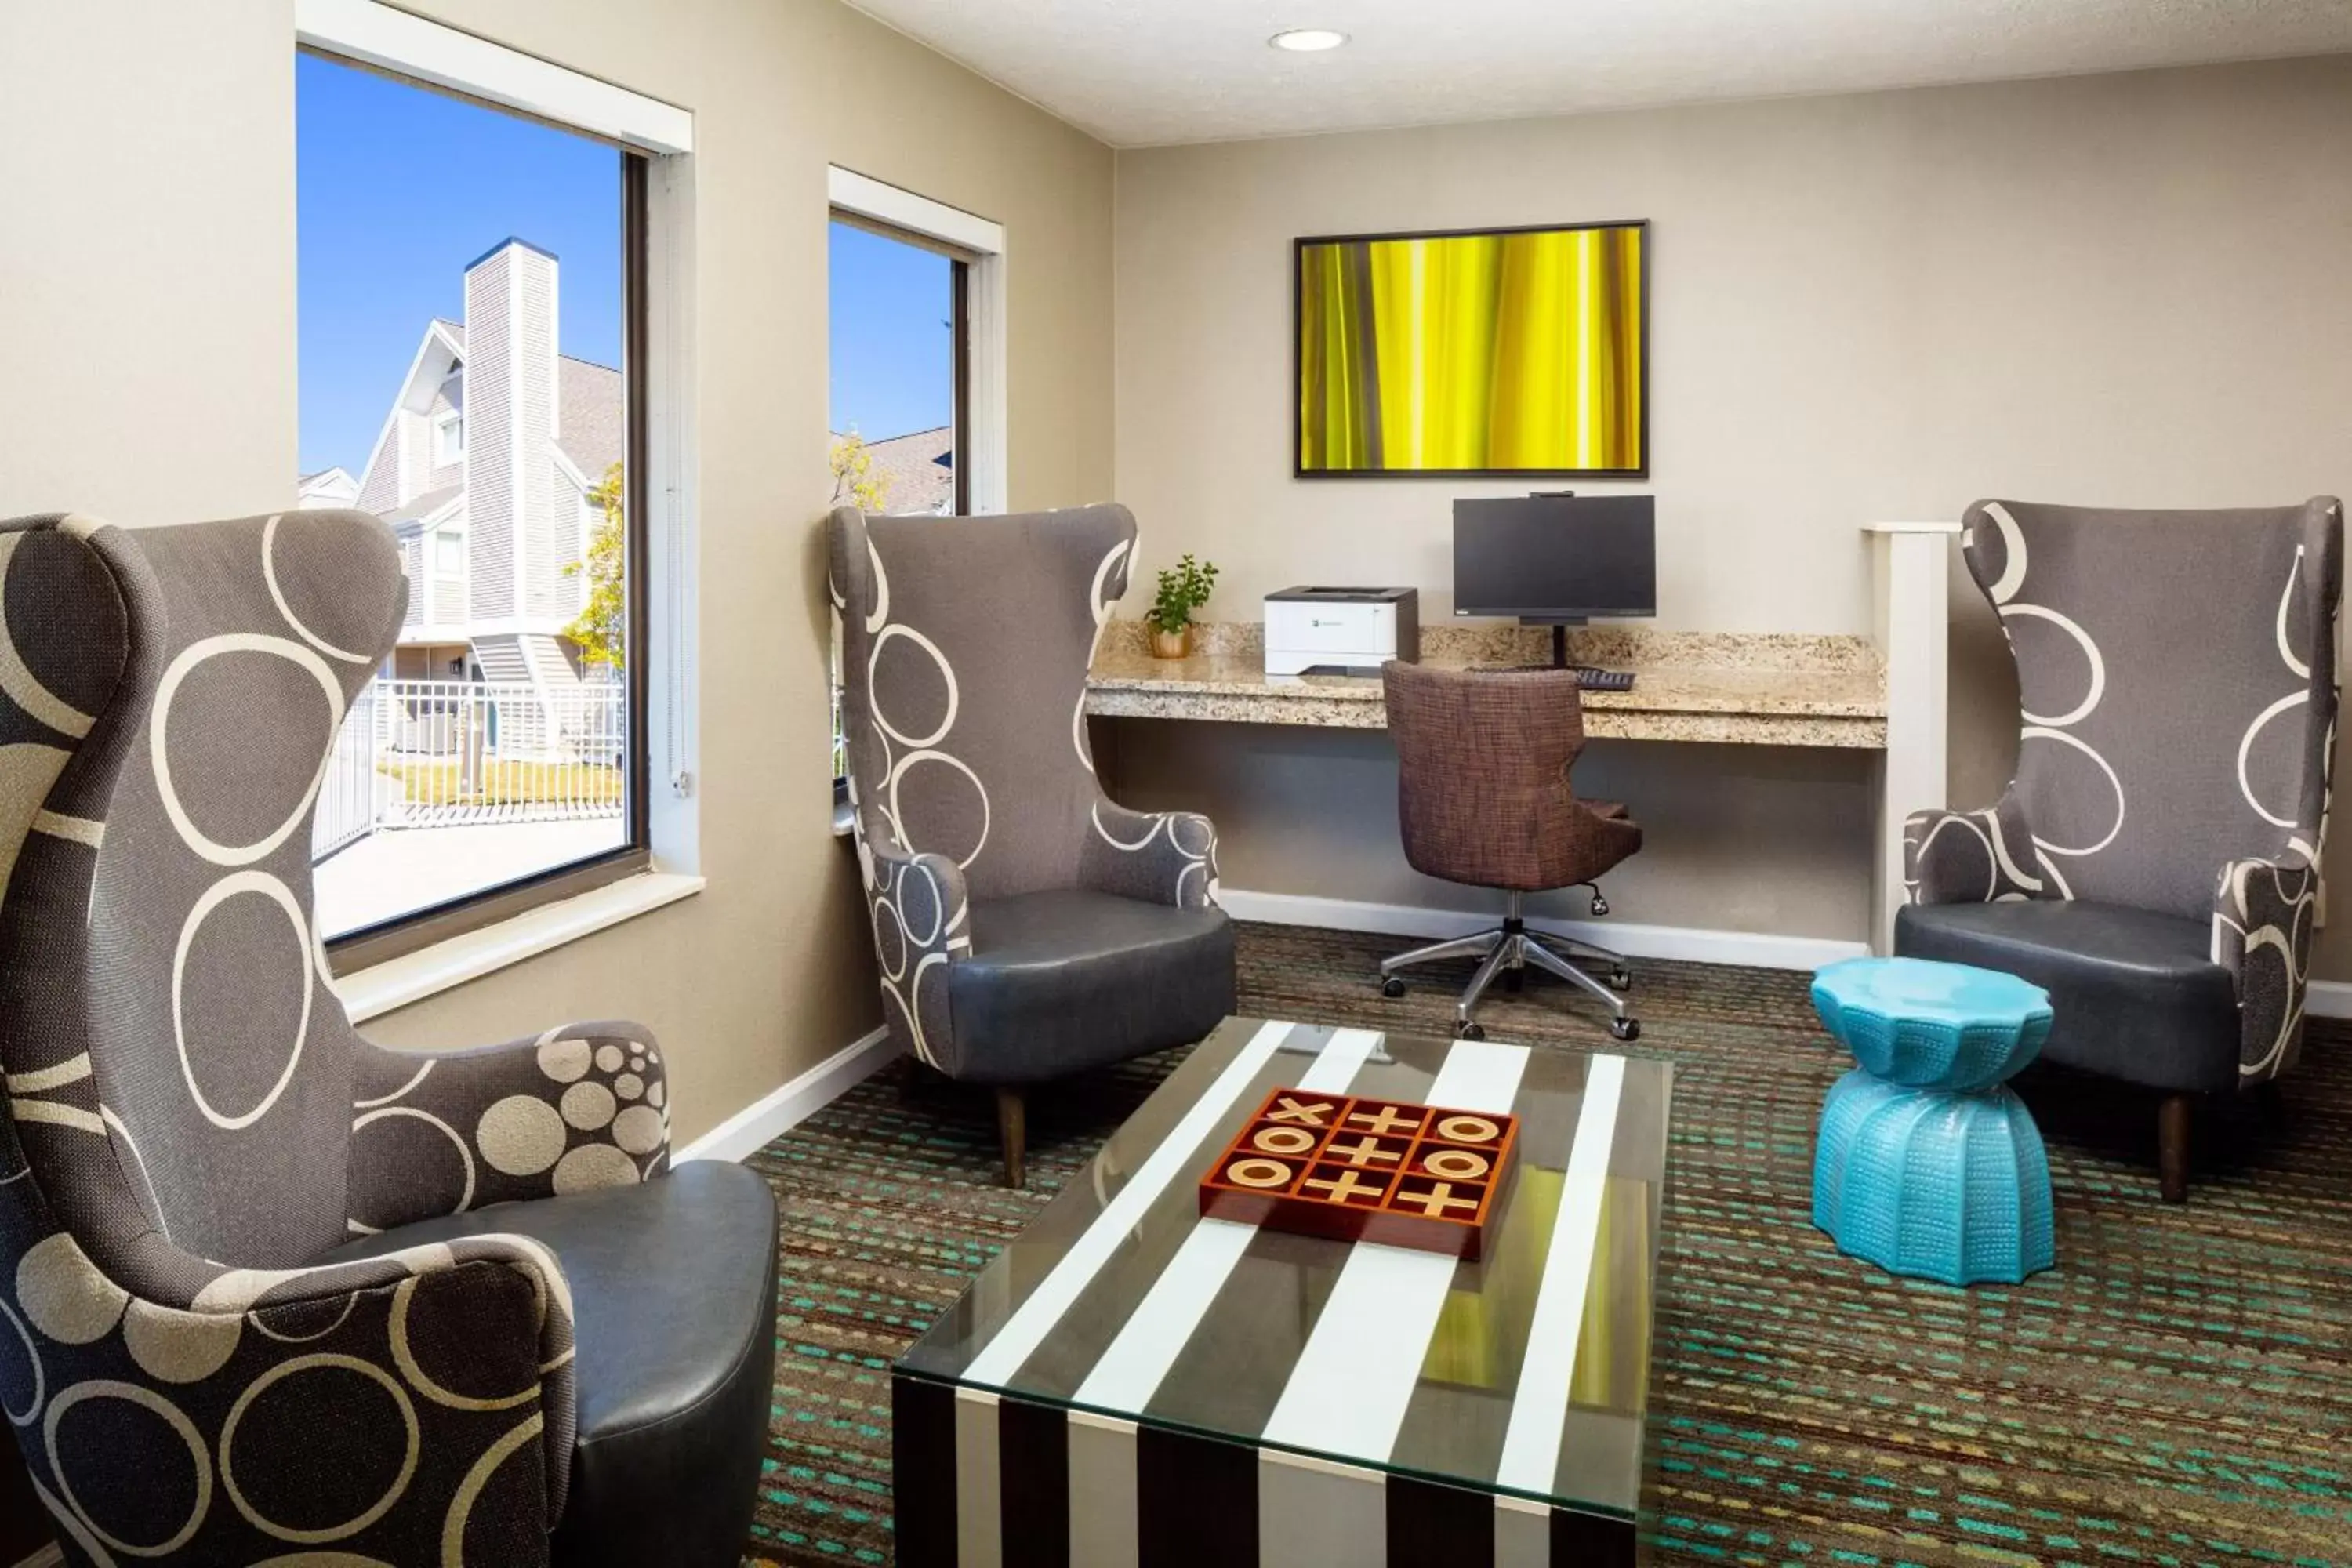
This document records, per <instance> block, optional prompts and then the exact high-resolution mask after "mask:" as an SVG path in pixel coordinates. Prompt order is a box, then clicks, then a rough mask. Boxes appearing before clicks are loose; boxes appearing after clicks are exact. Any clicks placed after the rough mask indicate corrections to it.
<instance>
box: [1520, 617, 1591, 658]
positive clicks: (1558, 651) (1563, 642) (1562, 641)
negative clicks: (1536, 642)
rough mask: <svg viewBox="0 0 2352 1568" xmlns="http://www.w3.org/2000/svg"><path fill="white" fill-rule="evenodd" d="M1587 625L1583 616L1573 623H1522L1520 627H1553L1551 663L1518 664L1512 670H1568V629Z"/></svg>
mask: <svg viewBox="0 0 2352 1568" xmlns="http://www.w3.org/2000/svg"><path fill="white" fill-rule="evenodd" d="M1585 624H1586V621H1585V618H1584V617H1583V616H1578V617H1576V619H1574V620H1572V621H1550V622H1545V621H1521V622H1520V623H1519V625H1521V626H1546V625H1549V626H1550V627H1551V662H1550V663H1549V664H1518V665H1513V666H1511V667H1510V668H1514V669H1566V668H1569V663H1568V628H1569V627H1570V626H1583V625H1585Z"/></svg>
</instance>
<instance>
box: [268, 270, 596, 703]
mask: <svg viewBox="0 0 2352 1568" xmlns="http://www.w3.org/2000/svg"><path fill="white" fill-rule="evenodd" d="M558 282H559V268H558V265H557V261H556V258H555V257H554V256H553V255H551V254H550V253H549V252H547V251H544V250H541V249H540V248H539V247H536V246H534V245H530V244H529V243H528V242H526V241H523V240H520V239H512V238H509V239H507V240H504V241H502V242H500V243H499V245H498V246H496V247H493V248H492V249H491V250H490V251H488V253H487V254H485V255H484V256H482V257H480V258H478V259H477V260H475V261H474V262H473V263H472V264H471V265H470V266H468V267H467V268H466V293H465V317H466V319H465V320H464V321H443V320H440V319H438V318H436V319H435V320H433V321H430V322H428V323H427V324H426V325H425V331H424V335H423V338H422V341H420V342H418V344H417V348H416V353H415V357H414V358H413V359H411V361H410V362H409V366H408V371H407V374H405V375H404V377H403V378H402V381H401V384H400V388H399V391H398V393H397V395H395V396H394V399H393V404H392V407H391V409H390V410H389V411H388V412H387V413H386V414H385V416H384V422H383V429H382V431H381V432H380V433H379V434H378V436H377V437H376V442H375V448H374V450H373V452H371V453H370V454H369V456H368V461H367V467H366V469H365V471H364V472H363V473H362V475H361V476H360V479H359V481H358V489H357V495H356V497H355V499H354V500H353V501H352V502H350V503H347V504H356V505H357V506H359V507H360V508H361V509H362V510H367V511H372V512H374V513H375V514H376V515H378V516H379V517H382V518H383V520H384V521H386V522H387V523H389V524H391V525H392V528H393V530H394V533H395V534H396V535H397V537H398V539H399V541H400V548H401V553H402V558H403V561H404V564H405V569H406V571H407V574H408V618H407V620H406V622H405V623H404V625H403V626H402V627H401V633H400V643H399V647H397V649H396V650H395V651H394V655H393V660H392V666H391V669H390V673H391V674H392V675H393V676H394V678H396V679H484V680H493V681H528V682H530V684H531V685H533V686H535V687H538V688H541V689H543V690H548V691H558V690H562V689H572V688H576V687H577V686H578V685H579V684H580V683H581V681H582V679H583V669H582V666H581V663H580V659H579V653H578V650H577V648H575V647H573V645H572V644H571V643H570V642H568V641H566V640H565V639H564V638H563V637H562V631H563V628H564V627H565V626H569V625H570V624H571V623H572V620H573V618H574V617H575V616H578V615H579V613H580V610H581V607H582V605H583V603H584V602H585V599H586V595H587V587H588V584H587V581H586V579H585V578H584V577H583V576H582V575H579V574H573V573H570V572H567V570H566V568H568V567H571V566H572V565H573V564H574V563H578V562H579V561H581V560H583V558H584V557H585V555H586V553H587V539H588V534H589V531H590V530H591V529H592V528H593V526H594V524H595V522H596V521H597V520H598V519H599V517H600V516H601V515H602V509H601V508H600V507H598V506H596V505H595V504H594V503H593V502H592V501H591V500H590V499H589V494H590V492H591V491H592V490H593V489H595V487H596V486H597V485H598V484H599V483H600V482H602V480H603V479H604V475H605V473H606V471H607V470H608V469H609V468H611V467H612V465H614V463H617V462H619V461H620V460H621V458H622V454H623V450H624V447H625V437H624V430H625V413H624V405H623V391H622V380H621V373H620V372H619V371H617V370H614V369H613V368H611V367H610V366H607V365H600V364H592V363H588V362H587V361H585V360H578V359H572V358H569V357H567V356H565V355H563V354H562V353H558V352H557V349H556V344H557V341H558V339H557V325H558V310H559V304H560V300H559V290H558ZM335 471H336V470H330V473H333V472H335ZM325 477H326V476H313V479H324V478H325ZM308 483H309V481H306V487H307V485H308ZM329 488H330V489H331V488H332V487H331V484H330V486H329ZM308 497H309V491H308V489H307V488H306V490H305V500H306V502H307V503H308V504H314V505H317V504H332V503H331V502H325V501H309V500H308Z"/></svg>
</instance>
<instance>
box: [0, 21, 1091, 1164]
mask: <svg viewBox="0 0 2352 1568" xmlns="http://www.w3.org/2000/svg"><path fill="white" fill-rule="evenodd" d="M413 8H415V9H417V10H420V11H423V12H425V13H427V14H429V15H432V16H436V17H438V18H440V19H443V20H446V21H448V22H451V23H453V24H455V25H457V26H462V27H465V28H467V29H468V30H471V31H474V32H478V33H481V34H484V35H486V36H488V37H493V38H496V39H498V40H499V41H500V42H503V43H509V44H511V45H514V46H515V47H520V48H522V49H526V50H529V51H530V52H531V53H534V54H539V55H543V56H545V57H546V58H550V59H553V60H556V61H559V62H560V63H562V64H565V65H569V66H572V67H575V68H579V69H582V70H584V71H586V72H588V73H590V74H592V75H595V76H599V77H603V78H604V79H609V80H612V81H615V82H618V83H620V84H622V85H624V86H626V87H630V88H634V89H638V90H641V91H643V92H646V93H649V94H651V95H653V96H655V97H656V98H661V99H665V100H669V101H672V102H675V103H678V104H681V105H684V106H685V107H687V108H689V109H691V110H694V111H695V115H696V137H697V148H698V152H697V154H696V157H695V181H696V186H695V192H696V218H695V232H694V234H693V237H692V245H693V258H694V289H695V292H696V295H697V305H698V311H699V324H698V330H697V331H696V342H695V345H694V346H695V352H696V354H697V356H698V406H699V435H698V447H699V469H698V487H699V495H698V500H699V510H698V521H699V525H700V530H701V544H700V548H701V566H700V573H699V578H698V587H699V592H700V595H701V613H700V621H699V626H698V640H699V644H700V653H701V659H702V668H703V688H702V701H701V709H700V716H701V723H700V752H701V754H700V763H699V791H698V799H699V805H700V811H701V832H702V852H703V862H704V869H705V870H706V871H707V873H708V874H709V879H710V886H709V890H708V891H707V892H705V893H703V894H702V895H700V896H699V897H697V898H694V899H691V900H687V901H686V902H684V903H681V904H677V905H674V906H671V907H670V908H668V909H667V910H662V911H660V912H658V913H656V914H653V915H650V916H647V917H645V918H644V919H641V920H638V921H632V922H630V923H628V924H626V925H624V926H621V927H618V928H615V929H614V930H612V931H606V932H604V933H602V934H600V935H598V936H595V937H593V938H590V939H588V940H587V941H584V942H579V943H577V944H574V945H572V946H571V947H567V948H564V949H562V950H560V951H559V952H554V953H552V954H550V955H548V956H545V957H542V958H540V959H537V960H534V961H532V962H530V963H526V964H523V965H520V966H519V967H516V968H513V969H509V970H507V971H504V972H502V973H499V974H497V975H495V976H492V977H490V978H488V979H486V980H482V981H479V982H477V983H475V984H471V985H468V986H466V987H464V988H462V989H460V990H458V991H456V992H453V993H450V994H446V995H444V996H442V997H439V998H436V999H435V1000H432V1001H430V1002H427V1003H425V1004H424V1005H419V1006H416V1007H413V1008H410V1009H408V1010H407V1011H405V1012H403V1013H400V1014H396V1015H394V1016H390V1017H387V1018H384V1019H381V1020H379V1021H377V1022H376V1023H375V1024H374V1025H373V1026H371V1028H370V1032H371V1033H372V1034H373V1035H374V1036H375V1037H378V1038H380V1039H383V1040H386V1041H388V1042H392V1043H395V1044H402V1045H433V1046H448V1045H458V1044H468V1043H473V1042H476V1041H480V1040H490V1039H499V1038H505V1037H512V1036H517V1035H520V1034H524V1033H528V1032H532V1031H536V1030H538V1029H540V1028H543V1027H545V1026H548V1025H549V1024H551V1023H555V1022H558V1021H561V1020H562V1019H563V1018H570V1017H595V1016H621V1017H634V1018H637V1019H640V1020H642V1021H644V1022H645V1023H646V1024H649V1025H651V1026H653V1027H654V1028H655V1029H656V1031H657V1032H658V1033H659V1034H660V1036H661V1037H662V1038H663V1039H664V1040H665V1041H666V1042H667V1046H668V1048H669V1050H670V1054H671V1059H672V1061H673V1063H674V1065H675V1068H676V1073H675V1081H676V1084H677V1116H676V1128H677V1135H678V1137H679V1139H680V1140H681V1141H683V1140H687V1139H690V1138H692V1137H694V1136H696V1135H697V1134H698V1133H700V1132H702V1131H705V1130H707V1129H708V1128H709V1127H710V1126H711V1125H713V1124H714V1123H716V1122H717V1121H719V1120H721V1119H722V1118H724V1117H725V1116H727V1115H729V1114H731V1113H732V1112H733V1111H735V1110H739V1109H740V1108H741V1107H743V1106H744V1105H746V1104H748V1103H750V1102H751V1101H752V1100H756V1099H757V1098H759V1097H760V1096H761V1095H762V1094H764V1093H766V1092H767V1091H768V1090H769V1089H772V1088H774V1087H775V1086H776V1085H777V1084H779V1083H780V1082H782V1080H783V1079H787V1078H789V1077H790V1076H792V1075H793V1073H795V1072H798V1071H800V1070H802V1069H803V1068H806V1067H808V1066H810V1065H811V1064H812V1063H814V1062H815V1061H817V1060H818V1059H820V1058H823V1057H824V1056H825V1055H826V1054H828V1053H830V1052H832V1051H834V1050H835V1049H837V1048H839V1047H841V1046H843V1045H845V1044H846V1043H847V1042H848V1041H850V1040H851V1039H853V1038H854V1037H856V1036H858V1035H860V1034H862V1033H863V1032H865V1031H866V1029H867V1028H869V1027H870V1026H873V1025H874V1024H875V1023H877V1022H878V1021H879V1016H880V1015H879V1009H878V1005H877V997H876V994H875V991H874V987H873V984H872V981H871V978H870V974H869V972H868V970H867V967H866V966H867V964H868V962H869V960H868V956H867V954H868V939H867V937H866V932H865V930H864V926H863V923H862V921H861V920H860V919H859V916H858V911H857V909H856V897H855V887H856V868H855V865H854V862H853V861H852V859H851V858H850V856H849V854H848V852H847V850H846V848H845V846H844V845H843V844H842V843H841V842H839V841H836V840H835V838H834V837H832V836H831V832H830V826H829V806H828V802H829V787H828V786H829V780H830V775H831V764H830V757H829V755H828V749H827V746H826V744H825V733H826V698H825V666H824V647H825V637H826V620H825V614H824V565H823V557H822V552H821V550H820V548H819V545H818V542H817V533H816V523H817V521H818V519H819V518H820V517H821V516H822V513H823V510H824V506H825V504H826V502H827V498H828V497H829V495H830V490H831V480H830V478H829V476H828V474H827V472H826V468H825V449H824V442H825V437H824V432H825V427H826V417H825V416H826V395H827V393H826V331H825V166H826V164H827V163H842V164H844V165H846V166H849V167H852V168H856V169H857V170H859V171H861V172H862V173H865V174H871V175H873V176H875V177H877V178H879V179H883V180H887V181H890V182H892V183H894V184H901V185H905V186H907V187H908V188H910V189H913V190H917V191H919V192H921V193H922V194H924V195H929V196H932V197H935V198H937V199H938V200H940V201H944V202H948V203H950V204H951V205H957V206H961V207H964V208H966V209H968V210H971V211H973V212H976V213H979V214H981V215H982V216H987V217H991V218H994V219H996V220H999V221H1001V222H1002V223H1003V224H1004V226H1005V228H1006V232H1007V241H1006V244H1007V251H1008V255H1009V257H1010V267H1009V288H1010V300H1009V310H1008V316H1009V321H1010V323H1011V325H1010V331H1011V363H1012V369H1011V398H1012V415H1011V419H1012V427H1011V433H1010V437H1011V468H1012V493H1013V503H1014V504H1015V505H1016V506H1022V507H1033V506H1049V505H1063V504H1068V503H1074V502H1080V501H1086V500H1096V499H1099V498H1101V497H1103V496H1105V495H1108V493H1109V492H1110V489H1111V479H1112V476H1111V468H1110V456H1109V454H1110V445H1111V435H1112V432H1111V424H1110V410H1111V404H1112V388H1111V368H1110V348H1111V315H1110V301H1111V271H1110V245H1111V231H1110V220H1111V189H1112V159H1111V154H1110V153H1109V152H1108V150H1107V149H1106V148H1104V147H1102V146H1101V145H1100V144H1099V143H1097V142H1094V141H1092V140H1091V139H1089V138H1088V137H1087V136H1085V135H1083V134H1081V133H1079V132H1076V131H1073V130H1071V129H1070V128H1069V127H1067V126H1066V125H1063V124H1062V123H1060V122H1059V121H1055V120H1054V119H1052V118H1051V117H1049V116H1047V115H1045V114H1044V113H1042V112H1040V111H1039V110H1035V109H1033V108H1031V107H1030V106H1028V105H1027V104H1024V103H1023V102H1021V101H1019V100H1015V99H1013V97H1011V96H1010V95H1008V94H1006V93H1004V92H1003V91H1001V90H999V89H996V88H993V87H992V86H990V85H988V84H987V83H985V82H983V81H982V80H981V79H979V78H977V77H974V76H972V75H971V74H970V73H969V72H966V71H964V70H962V69H961V68H957V67H955V66H953V65H951V64H950V63H949V62H948V61H946V60H945V59H943V58H940V57H939V56H937V55H935V54H932V53H930V52H929V51H928V50H926V49H923V48H921V47H919V46H917V45H915V44H913V43H911V42H909V41H908V40H907V39H906V38H904V37H900V36H899V35H898V34H896V33H893V32H891V31H889V30H887V29H886V28H884V27H881V26H877V25H876V24H874V23H872V22H870V21H868V20H866V18H864V17H862V16H858V15H857V14H856V13H854V12H852V11H850V10H848V9H846V8H845V7H844V6H841V5H836V4H834V3H832V0H665V4H663V5H658V6H656V5H645V4H641V3H638V0H560V3H559V0H533V3H530V4H523V3H520V0H508V3H501V4H493V3H490V0H426V3H422V4H415V5H414V6H413ZM293 47H294V34H293V8H292V5H290V3H289V0H248V3H246V4H240V5H226V6H223V5H205V6H188V5H181V4H177V3H175V0H103V3H93V4H90V5H9V6H5V7H0V190H5V192H6V193H7V195H6V202H5V205H6V212H5V218H0V342H5V344H6V349H5V359H0V371H5V374H0V432H5V435H0V515H9V514H13V513H16V512H21V511H29V510H45V509H55V508H74V509H79V510H86V511H92V512H97V513H99V514H100V515H106V516H110V517H113V518H115V519H116V520H117V521H122V522H125V523H131V524H142V525H143V524H153V523H164V522H173V521H191V520H194V519H198V518H204V517H214V516H226V515H235V514H241V513H247V512H254V511H259V510H267V509H269V508H273V507H278V506H283V505H286V504H288V503H289V502H290V500H292V496H293V481H294V471H295V440H296V388H295V380H294V375H295V338H294V334H295V319H294V308H295V302H294V186H293V159H294V121H293V110H294V104H293Z"/></svg>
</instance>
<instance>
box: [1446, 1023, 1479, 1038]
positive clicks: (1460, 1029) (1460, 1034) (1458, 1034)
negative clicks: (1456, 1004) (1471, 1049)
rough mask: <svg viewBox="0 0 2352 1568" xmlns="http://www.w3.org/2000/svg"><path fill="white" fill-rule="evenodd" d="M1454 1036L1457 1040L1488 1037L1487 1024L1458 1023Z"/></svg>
mask: <svg viewBox="0 0 2352 1568" xmlns="http://www.w3.org/2000/svg"><path fill="white" fill-rule="evenodd" d="M1454 1038H1455V1039H1457V1040H1483V1039H1485V1038H1486V1025H1484V1024H1478V1023H1469V1024H1461V1025H1457V1026H1455V1027H1454Z"/></svg>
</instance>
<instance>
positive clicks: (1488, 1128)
mask: <svg viewBox="0 0 2352 1568" xmlns="http://www.w3.org/2000/svg"><path fill="white" fill-rule="evenodd" d="M1437 1135H1438V1136H1439V1137H1440V1138H1443V1139H1444V1140H1445V1141H1446V1142H1449V1143H1492V1142H1494V1141H1495V1140H1496V1139H1497V1138H1500V1137H1501V1136H1502V1135H1503V1130H1502V1129H1501V1128H1499V1127H1497V1126H1496V1125H1495V1124H1494V1123H1493V1122H1491V1121H1487V1120H1486V1118H1485V1117H1483V1116H1449V1117H1447V1118H1446V1119H1445V1120H1444V1121H1441V1122H1439V1123H1438V1124H1437Z"/></svg>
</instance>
